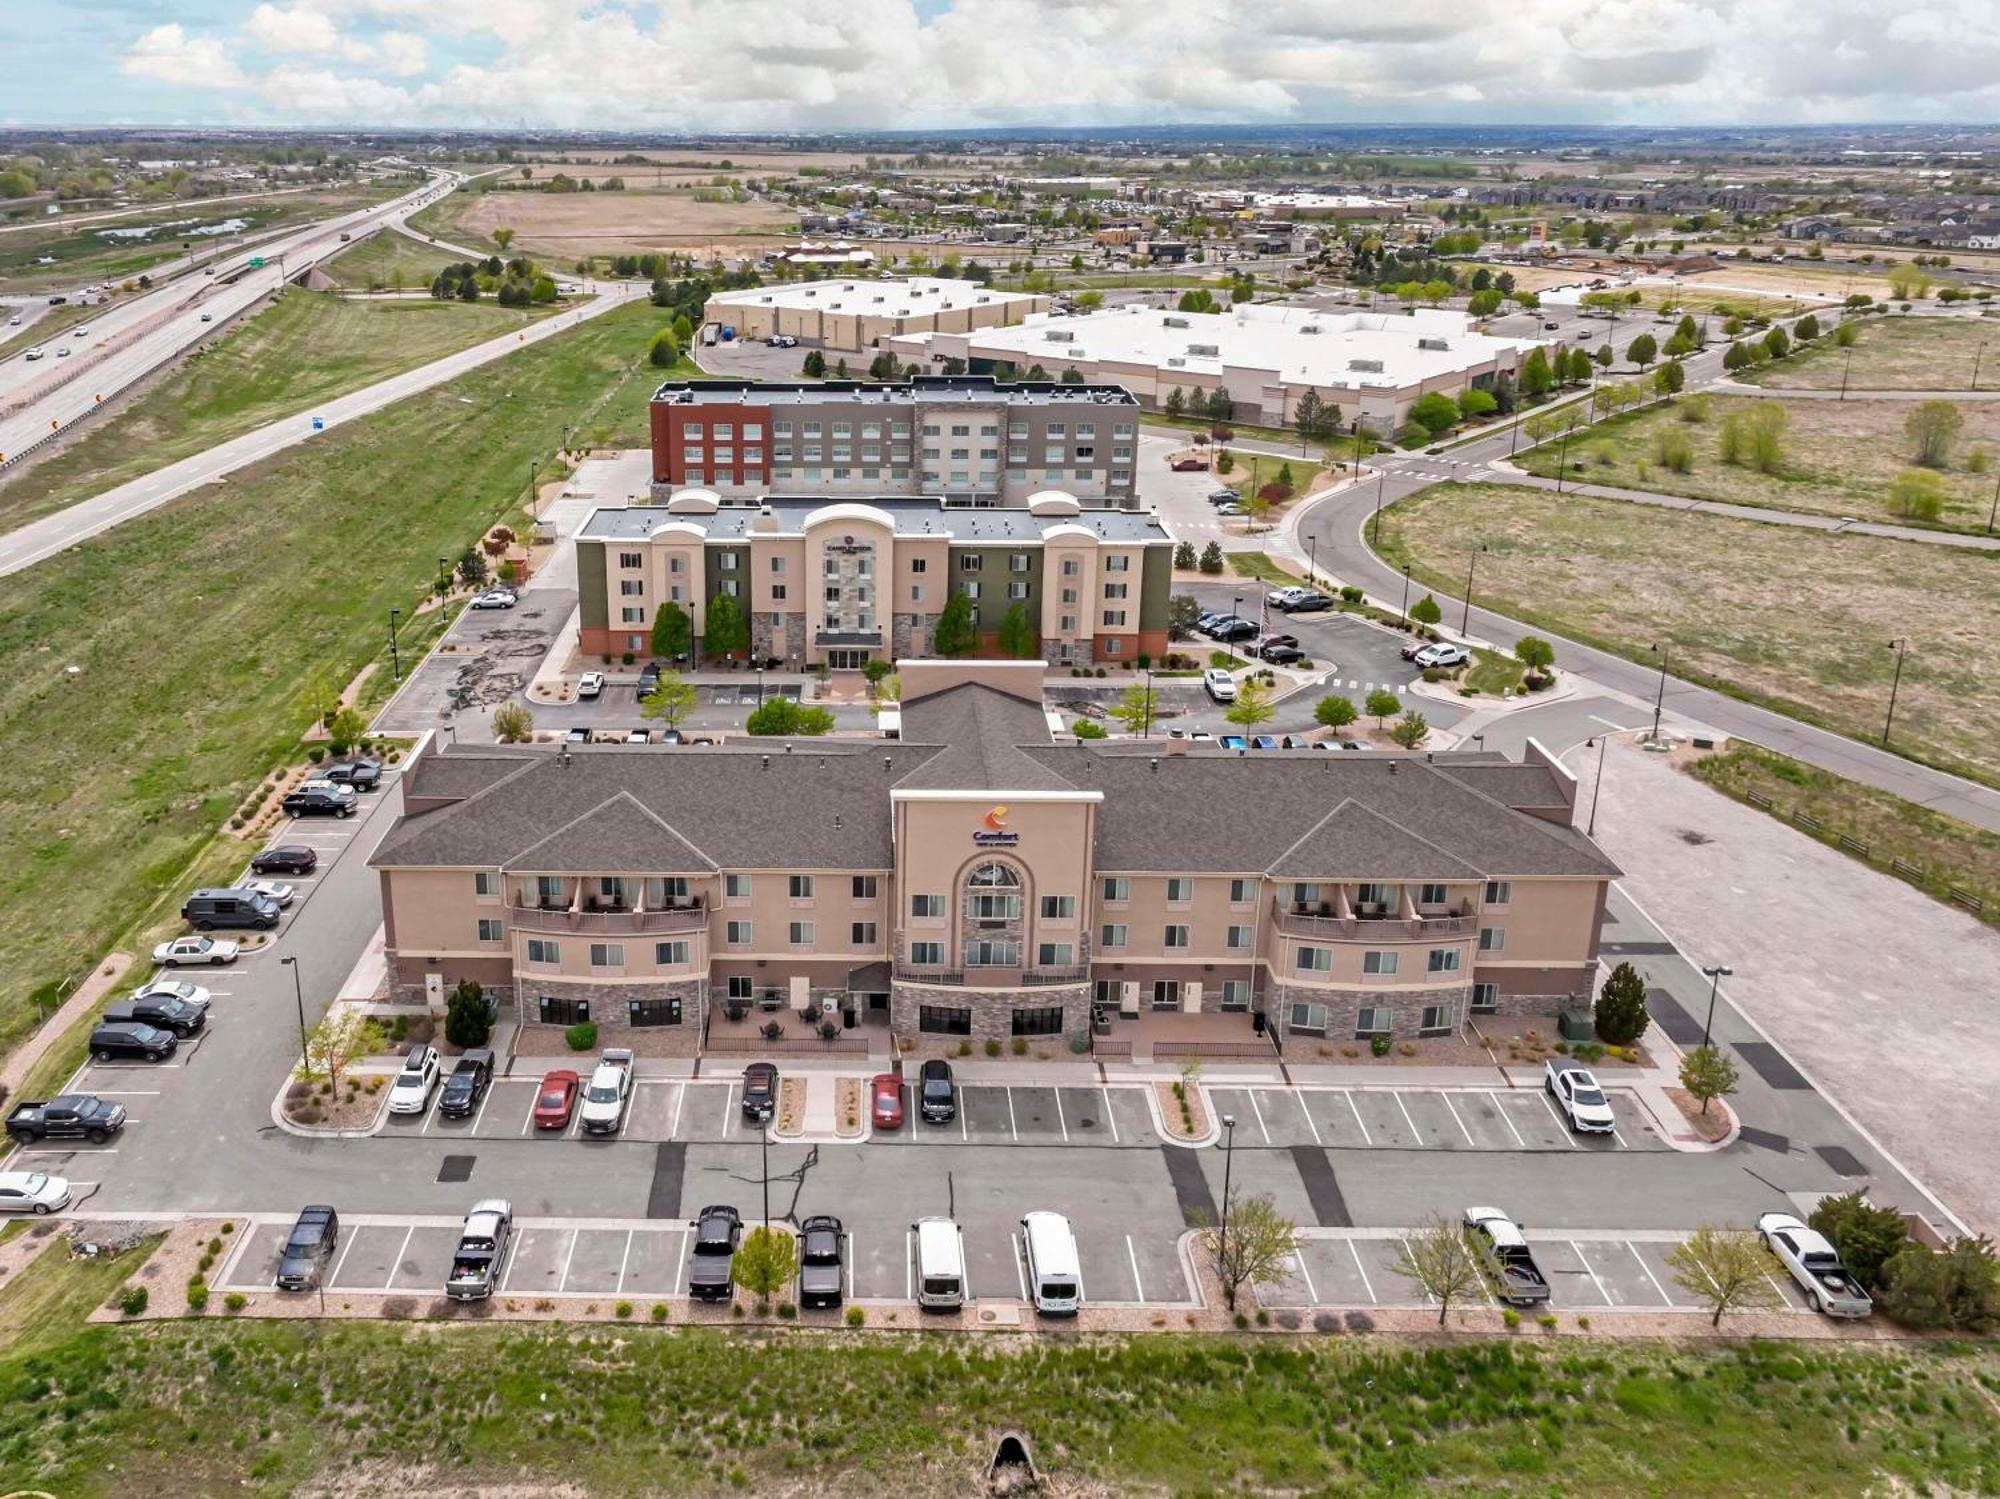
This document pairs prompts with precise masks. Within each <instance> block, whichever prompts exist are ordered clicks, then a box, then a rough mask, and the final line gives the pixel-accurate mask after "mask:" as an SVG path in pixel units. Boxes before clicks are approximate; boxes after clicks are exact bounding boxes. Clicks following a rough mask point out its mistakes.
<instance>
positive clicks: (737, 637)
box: [701, 593, 750, 658]
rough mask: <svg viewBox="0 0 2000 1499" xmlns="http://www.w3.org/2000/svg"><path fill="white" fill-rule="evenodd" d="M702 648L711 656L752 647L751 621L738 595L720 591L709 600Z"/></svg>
mask: <svg viewBox="0 0 2000 1499" xmlns="http://www.w3.org/2000/svg"><path fill="white" fill-rule="evenodd" d="M701 643H702V648H703V649H704V650H705V651H707V652H708V654H709V656H710V657H711V658H713V657H716V656H729V655H734V654H735V653H737V652H738V651H747V650H748V649H749V648H750V622H749V621H748V620H747V619H745V618H744V617H743V606H742V605H741V604H739V603H737V602H736V596H735V595H734V594H728V593H718V594H717V595H716V596H715V597H714V598H712V599H710V600H709V601H708V619H707V621H706V628H705V629H704V630H703V631H702V637H701Z"/></svg>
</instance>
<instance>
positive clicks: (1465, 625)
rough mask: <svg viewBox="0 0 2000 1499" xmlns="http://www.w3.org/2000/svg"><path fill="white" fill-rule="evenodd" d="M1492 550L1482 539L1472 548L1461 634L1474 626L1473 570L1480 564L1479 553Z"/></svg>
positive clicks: (1459, 627)
mask: <svg viewBox="0 0 2000 1499" xmlns="http://www.w3.org/2000/svg"><path fill="white" fill-rule="evenodd" d="M1490 550H1491V548H1489V547H1488V546H1487V545H1486V543H1485V542H1483V541H1482V542H1481V543H1480V544H1479V545H1478V546H1476V547H1474V548H1473V549H1472V556H1471V559H1470V560H1469V561H1468V562H1467V563H1466V564H1465V614H1464V617H1463V618H1461V619H1460V620H1459V622H1458V633H1459V634H1461V635H1463V634H1465V633H1466V632H1467V631H1469V630H1470V629H1471V628H1472V570H1473V569H1474V568H1475V567H1477V566H1478V565H1479V554H1480V553H1481V552H1484V551H1490Z"/></svg>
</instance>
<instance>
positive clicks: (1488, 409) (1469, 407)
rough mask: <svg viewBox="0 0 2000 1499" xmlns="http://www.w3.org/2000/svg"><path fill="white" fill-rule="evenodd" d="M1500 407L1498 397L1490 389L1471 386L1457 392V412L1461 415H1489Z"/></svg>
mask: <svg viewBox="0 0 2000 1499" xmlns="http://www.w3.org/2000/svg"><path fill="white" fill-rule="evenodd" d="M1499 409H1500V398H1499V397H1498V396H1496V395H1494V394H1493V393H1492V392H1491V391H1487V390H1479V389H1477V388H1472V389H1468V390H1464V391H1461V392H1459V397H1458V414H1459V415H1460V416H1462V417H1468V418H1469V417H1476V416H1491V415H1492V414H1493V413H1494V412H1495V411H1498V410H1499Z"/></svg>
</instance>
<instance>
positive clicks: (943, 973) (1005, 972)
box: [895, 963, 1090, 989]
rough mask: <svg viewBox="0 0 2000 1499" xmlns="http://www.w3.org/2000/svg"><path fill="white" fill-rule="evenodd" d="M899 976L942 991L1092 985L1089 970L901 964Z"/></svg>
mask: <svg viewBox="0 0 2000 1499" xmlns="http://www.w3.org/2000/svg"><path fill="white" fill-rule="evenodd" d="M895 976H896V977H897V978H898V979H901V980H902V981H903V982H905V983H910V984H935V985H937V986H938V987H939V988H942V989H1047V988H1053V987H1055V986H1056V985H1059V984H1082V983H1087V982H1089V979H1090V970H1089V969H1088V968H1046V967H1039V966H1031V967H1027V968H918V967H913V966H912V965H910V964H908V963H898V964H897V965H896V967H895Z"/></svg>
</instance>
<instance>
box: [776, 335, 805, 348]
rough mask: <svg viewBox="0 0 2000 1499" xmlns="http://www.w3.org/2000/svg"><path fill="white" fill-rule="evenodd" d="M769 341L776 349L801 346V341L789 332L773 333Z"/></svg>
mask: <svg viewBox="0 0 2000 1499" xmlns="http://www.w3.org/2000/svg"><path fill="white" fill-rule="evenodd" d="M769 342H770V345H771V347H772V348H774V349H796V348H797V347H798V346H799V341H798V340H797V339H796V338H794V337H792V335H791V334H789V333H773V334H772V335H771V337H770V340H769Z"/></svg>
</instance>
